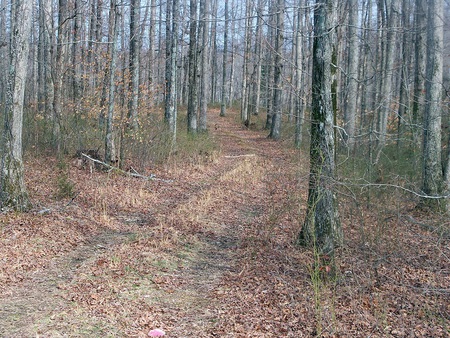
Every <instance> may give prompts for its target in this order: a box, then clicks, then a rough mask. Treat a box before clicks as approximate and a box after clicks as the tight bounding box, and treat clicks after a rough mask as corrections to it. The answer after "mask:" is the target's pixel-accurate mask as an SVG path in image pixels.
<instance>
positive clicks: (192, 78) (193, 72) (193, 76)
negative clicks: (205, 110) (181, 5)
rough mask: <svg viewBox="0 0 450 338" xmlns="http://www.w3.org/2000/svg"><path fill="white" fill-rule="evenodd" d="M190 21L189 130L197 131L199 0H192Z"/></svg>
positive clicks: (191, 131)
mask: <svg viewBox="0 0 450 338" xmlns="http://www.w3.org/2000/svg"><path fill="white" fill-rule="evenodd" d="M189 6H190V19H189V20H190V22H189V96H188V108H187V119H188V125H187V128H188V132H189V133H193V134H195V133H197V111H198V84H197V0H190V5H189Z"/></svg>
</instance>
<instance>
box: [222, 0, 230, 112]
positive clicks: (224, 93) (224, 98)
mask: <svg viewBox="0 0 450 338" xmlns="http://www.w3.org/2000/svg"><path fill="white" fill-rule="evenodd" d="M228 21H229V13H228V0H225V27H224V30H223V60H222V95H221V103H220V116H225V115H226V112H227V88H226V86H227V63H228V62H227V61H228Z"/></svg>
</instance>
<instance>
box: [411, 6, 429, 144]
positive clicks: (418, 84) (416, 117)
mask: <svg viewBox="0 0 450 338" xmlns="http://www.w3.org/2000/svg"><path fill="white" fill-rule="evenodd" d="M426 23H427V2H426V1H425V0H416V1H415V13H414V27H415V41H414V57H415V63H414V93H413V105H412V125H413V128H412V134H413V141H415V143H418V142H419V139H420V136H419V135H420V130H421V128H420V124H421V119H422V117H423V116H424V109H425V68H426V55H427V49H426V39H427V35H426V34H427V31H426Z"/></svg>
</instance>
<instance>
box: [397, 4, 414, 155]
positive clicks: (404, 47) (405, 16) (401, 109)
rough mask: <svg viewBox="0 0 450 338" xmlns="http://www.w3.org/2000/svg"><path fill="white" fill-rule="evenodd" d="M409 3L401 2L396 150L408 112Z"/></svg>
mask: <svg viewBox="0 0 450 338" xmlns="http://www.w3.org/2000/svg"><path fill="white" fill-rule="evenodd" d="M409 4H410V1H409V0H403V1H402V30H403V31H402V34H403V37H402V44H401V55H402V59H403V64H402V66H401V74H400V98H399V105H398V113H397V115H398V118H397V121H398V122H397V149H400V145H401V140H402V138H403V126H404V124H405V123H404V119H405V116H406V114H407V113H408V111H409V101H410V97H409V93H410V87H409V85H410V83H409V67H410V65H411V45H410V40H411V34H410V33H409V31H410V29H411V27H410V22H409V17H410V15H411V13H410V8H409Z"/></svg>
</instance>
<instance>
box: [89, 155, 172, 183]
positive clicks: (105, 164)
mask: <svg viewBox="0 0 450 338" xmlns="http://www.w3.org/2000/svg"><path fill="white" fill-rule="evenodd" d="M81 156H83V157H85V158H87V159H88V160H89V161H92V162H94V163H98V164H101V165H102V166H104V167H106V168H108V169H110V170H114V171H117V172H119V173H121V174H124V175H126V176H131V177H138V178H143V179H146V180H153V181H162V182H166V183H171V182H173V180H165V179H162V178H157V177H155V175H154V174H150V175H149V176H145V175H142V174H139V173H138V172H137V171H136V170H135V169H133V168H132V169H133V171H134V172H129V171H125V170H122V169H120V168H117V167H114V166H112V165H110V164H108V163H105V162H102V161H100V160H97V159H95V158H92V157H90V156H89V155H86V154H84V153H81Z"/></svg>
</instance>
